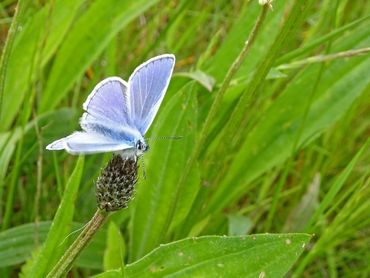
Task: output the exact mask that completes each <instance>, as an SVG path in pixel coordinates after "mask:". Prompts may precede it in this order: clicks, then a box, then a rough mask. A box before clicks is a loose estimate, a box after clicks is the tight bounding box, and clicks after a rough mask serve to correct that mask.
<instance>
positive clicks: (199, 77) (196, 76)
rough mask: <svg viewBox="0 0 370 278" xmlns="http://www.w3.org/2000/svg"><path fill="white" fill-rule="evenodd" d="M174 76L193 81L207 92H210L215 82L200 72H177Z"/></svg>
mask: <svg viewBox="0 0 370 278" xmlns="http://www.w3.org/2000/svg"><path fill="white" fill-rule="evenodd" d="M174 76H181V77H187V78H190V79H193V80H195V81H197V82H198V83H199V84H201V85H202V86H203V87H204V88H206V89H207V90H208V91H209V92H212V90H213V86H214V85H215V82H216V81H215V79H214V78H213V77H212V76H210V75H208V74H206V73H205V72H203V71H201V70H196V71H193V72H177V73H176V74H174Z"/></svg>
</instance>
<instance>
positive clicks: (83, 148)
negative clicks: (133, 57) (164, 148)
mask: <svg viewBox="0 0 370 278" xmlns="http://www.w3.org/2000/svg"><path fill="white" fill-rule="evenodd" d="M174 65H175V56H174V55H172V54H164V55H160V56H157V57H154V58H152V59H149V60H148V61H146V62H145V63H143V64H141V65H140V66H138V67H137V68H136V69H135V70H134V72H133V73H132V75H131V76H130V78H129V80H128V82H126V81H124V80H122V79H121V78H119V77H109V78H106V79H104V80H103V81H101V82H100V83H99V84H98V85H96V86H95V88H94V89H93V91H92V92H91V93H90V95H89V96H88V97H87V99H86V101H85V103H84V104H83V109H84V110H85V111H86V112H85V113H84V114H83V115H82V118H81V119H80V125H81V128H82V130H83V131H77V132H74V133H72V134H71V135H69V136H67V137H64V138H62V139H59V140H57V141H54V142H53V143H51V144H49V145H48V146H47V147H46V149H48V150H63V149H64V150H66V151H67V152H69V153H71V154H92V153H102V152H119V153H120V154H121V155H123V156H125V157H137V156H140V155H142V154H143V153H144V152H145V151H147V150H148V145H147V144H146V142H145V140H144V135H145V133H146V132H147V131H148V129H149V127H150V125H151V124H152V122H153V120H154V117H155V115H156V114H157V112H158V109H159V106H160V105H161V102H162V100H163V97H164V95H165V93H166V90H167V87H168V84H169V82H170V79H171V75H172V72H173V68H174Z"/></svg>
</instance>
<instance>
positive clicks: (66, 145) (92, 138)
mask: <svg viewBox="0 0 370 278" xmlns="http://www.w3.org/2000/svg"><path fill="white" fill-rule="evenodd" d="M133 147H134V146H133V145H132V144H130V143H129V142H124V141H116V140H112V139H109V138H107V137H106V136H102V135H100V134H96V133H89V132H74V133H72V134H71V135H69V136H67V137H65V138H62V139H59V140H57V141H54V142H53V143H51V144H49V145H48V146H47V147H46V149H48V150H62V149H65V150H66V151H67V152H69V153H71V154H92V153H101V152H113V151H120V150H125V149H129V148H133Z"/></svg>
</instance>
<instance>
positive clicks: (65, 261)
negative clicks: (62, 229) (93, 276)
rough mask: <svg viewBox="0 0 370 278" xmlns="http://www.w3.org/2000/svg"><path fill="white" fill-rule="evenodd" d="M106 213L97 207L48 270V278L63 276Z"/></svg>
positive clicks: (102, 221) (100, 224)
mask: <svg viewBox="0 0 370 278" xmlns="http://www.w3.org/2000/svg"><path fill="white" fill-rule="evenodd" d="M107 216H108V214H107V213H106V212H104V211H102V210H100V209H98V210H97V211H96V212H95V214H94V216H93V217H92V218H91V220H90V221H89V222H88V223H87V225H86V227H85V228H84V229H83V231H82V232H81V234H80V235H79V236H78V237H77V238H76V240H75V241H74V242H73V243H72V245H71V246H70V247H69V248H68V249H67V251H66V252H65V253H64V255H63V256H62V257H61V258H60V260H59V261H58V262H57V264H56V265H55V266H54V268H53V269H52V270H51V271H50V272H49V274H48V276H47V277H48V278H51V277H53V278H57V277H63V276H65V275H66V274H67V273H68V271H69V270H70V269H71V267H72V264H73V262H74V261H75V259H76V258H77V256H78V255H79V254H80V253H81V251H82V250H83V249H84V248H85V247H86V246H87V245H88V244H89V242H90V240H91V239H92V238H93V236H94V235H95V234H96V232H97V231H98V230H99V228H100V227H101V226H102V224H103V223H104V220H105V219H106V218H107Z"/></svg>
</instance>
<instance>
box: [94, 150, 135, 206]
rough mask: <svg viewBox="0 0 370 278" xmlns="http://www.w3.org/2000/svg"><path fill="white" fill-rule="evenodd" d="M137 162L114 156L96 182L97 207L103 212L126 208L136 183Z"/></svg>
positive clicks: (132, 159)
mask: <svg viewBox="0 0 370 278" xmlns="http://www.w3.org/2000/svg"><path fill="white" fill-rule="evenodd" d="M137 169H138V165H137V161H136V159H134V158H122V157H121V156H120V155H114V156H113V158H112V159H111V160H110V161H109V162H108V165H107V166H106V167H105V168H104V169H103V171H102V173H101V175H100V176H99V177H98V180H97V182H96V199H97V202H98V207H99V209H101V210H105V211H115V210H119V209H122V208H126V207H127V205H128V203H129V201H130V200H131V199H132V195H133V193H134V186H135V183H136V182H137Z"/></svg>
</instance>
